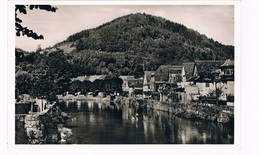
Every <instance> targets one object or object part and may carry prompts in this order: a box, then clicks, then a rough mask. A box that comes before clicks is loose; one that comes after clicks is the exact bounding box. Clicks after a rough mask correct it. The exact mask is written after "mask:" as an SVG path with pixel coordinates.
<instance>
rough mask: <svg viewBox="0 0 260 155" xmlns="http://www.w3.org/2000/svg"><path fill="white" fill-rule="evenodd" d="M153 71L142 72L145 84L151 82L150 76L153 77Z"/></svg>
mask: <svg viewBox="0 0 260 155" xmlns="http://www.w3.org/2000/svg"><path fill="white" fill-rule="evenodd" d="M154 73H155V71H144V75H145V76H146V79H147V83H149V82H150V81H151V78H152V76H153V75H154Z"/></svg>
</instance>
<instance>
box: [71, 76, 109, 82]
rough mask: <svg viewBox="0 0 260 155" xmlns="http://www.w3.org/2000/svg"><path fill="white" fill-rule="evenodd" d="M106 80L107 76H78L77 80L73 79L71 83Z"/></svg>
mask: <svg viewBox="0 0 260 155" xmlns="http://www.w3.org/2000/svg"><path fill="white" fill-rule="evenodd" d="M105 78H106V75H91V76H78V77H76V78H72V79H71V81H77V80H78V81H81V82H83V81H86V80H89V81H91V82H93V81H95V80H97V79H100V80H103V79H105Z"/></svg>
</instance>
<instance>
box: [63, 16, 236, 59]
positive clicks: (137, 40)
mask: <svg viewBox="0 0 260 155" xmlns="http://www.w3.org/2000/svg"><path fill="white" fill-rule="evenodd" d="M66 42H73V43H74V44H73V45H75V47H76V49H77V51H80V52H84V51H86V50H95V51H105V52H124V53H129V54H137V55H141V56H142V57H147V56H151V57H153V58H154V59H159V60H161V62H164V63H179V62H180V61H192V60H194V59H225V58H230V57H233V56H234V48H233V46H225V45H223V44H220V43H219V42H217V41H214V40H213V39H210V38H207V37H206V36H205V35H201V34H200V33H199V32H197V31H194V30H192V29H189V28H187V27H185V26H184V25H182V24H178V23H174V22H172V21H169V20H167V19H164V18H161V17H156V16H152V15H148V14H141V13H137V14H130V15H126V16H123V17H120V18H117V19H115V20H113V21H111V22H108V23H105V24H103V25H101V26H99V27H97V28H95V29H90V30H84V31H81V32H79V33H76V34H73V35H71V36H69V37H68V38H67V40H66Z"/></svg>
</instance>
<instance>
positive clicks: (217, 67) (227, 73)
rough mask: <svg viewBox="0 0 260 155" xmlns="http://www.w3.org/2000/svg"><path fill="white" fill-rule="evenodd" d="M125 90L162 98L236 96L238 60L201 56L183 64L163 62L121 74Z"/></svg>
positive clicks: (223, 98)
mask: <svg viewBox="0 0 260 155" xmlns="http://www.w3.org/2000/svg"><path fill="white" fill-rule="evenodd" d="M120 78H121V79H123V85H122V88H123V91H125V92H128V93H129V95H130V96H133V95H139V96H140V95H142V97H143V98H151V97H154V98H156V97H157V99H159V100H160V101H166V100H173V99H177V100H178V101H184V102H185V101H190V100H193V99H196V97H208V98H210V97H212V96H214V95H215V97H216V96H217V99H218V100H222V101H227V100H232V98H233V99H234V61H233V60H231V59H228V60H203V61H202V60H197V61H194V62H187V63H183V64H182V65H161V66H160V67H159V68H158V69H157V70H156V71H144V76H143V77H142V78H139V79H135V78H134V77H133V76H120Z"/></svg>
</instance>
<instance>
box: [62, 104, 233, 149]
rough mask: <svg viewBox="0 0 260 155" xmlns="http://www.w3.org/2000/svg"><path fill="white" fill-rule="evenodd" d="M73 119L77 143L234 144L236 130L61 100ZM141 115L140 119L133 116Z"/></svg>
mask: <svg viewBox="0 0 260 155" xmlns="http://www.w3.org/2000/svg"><path fill="white" fill-rule="evenodd" d="M60 106H61V108H62V110H63V111H65V112H67V113H68V115H69V116H70V117H71V119H70V120H69V121H68V124H67V126H68V127H69V128H72V132H73V135H74V136H73V143H75V144H233V143H234V131H233V129H231V128H230V127H228V126H224V125H222V124H217V123H212V122H203V121H199V120H187V119H182V118H178V117H174V116H172V115H171V114H169V113H166V112H162V111H156V110H152V109H142V108H140V107H135V106H133V105H129V104H110V103H108V104H104V103H101V102H100V103H96V102H93V101H92V102H91V101H88V102H82V101H77V102H64V103H60ZM136 114H138V119H134V117H135V115H136Z"/></svg>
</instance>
